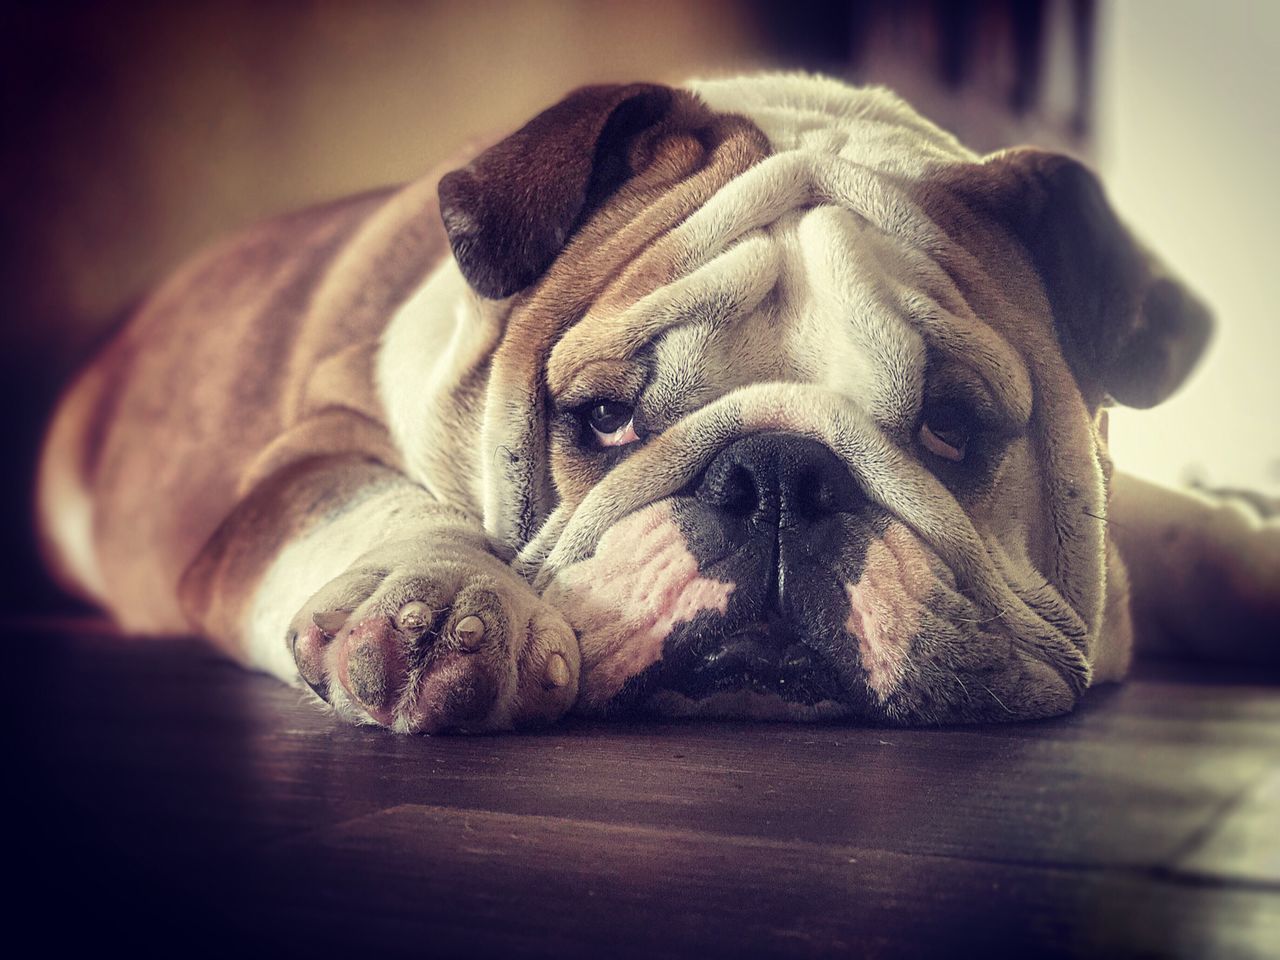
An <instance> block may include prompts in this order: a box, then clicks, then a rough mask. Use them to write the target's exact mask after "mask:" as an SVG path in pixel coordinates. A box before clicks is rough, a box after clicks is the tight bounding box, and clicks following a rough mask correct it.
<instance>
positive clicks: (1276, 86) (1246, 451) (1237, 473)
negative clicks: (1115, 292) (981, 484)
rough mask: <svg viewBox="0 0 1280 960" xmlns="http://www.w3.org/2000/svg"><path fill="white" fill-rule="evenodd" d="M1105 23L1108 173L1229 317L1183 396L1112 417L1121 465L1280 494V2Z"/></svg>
mask: <svg viewBox="0 0 1280 960" xmlns="http://www.w3.org/2000/svg"><path fill="white" fill-rule="evenodd" d="M1102 27H1103V34H1102V37H1103V48H1102V50H1101V67H1102V75H1101V82H1100V85H1099V111H1100V117H1099V119H1100V126H1099V138H1100V142H1099V156H1100V159H1101V163H1102V170H1103V174H1104V176H1105V177H1106V180H1107V182H1108V184H1109V186H1110V189H1111V193H1112V196H1113V198H1114V200H1115V201H1116V203H1117V205H1118V206H1119V207H1120V208H1121V209H1122V210H1123V211H1124V212H1125V213H1126V215H1127V216H1128V217H1129V219H1130V220H1131V221H1132V223H1133V224H1134V225H1135V226H1136V227H1137V228H1138V229H1139V230H1140V231H1141V232H1142V233H1143V234H1144V236H1146V237H1147V239H1148V240H1149V242H1150V243H1151V245H1152V246H1153V247H1154V248H1155V249H1157V250H1159V251H1160V252H1161V254H1163V255H1164V256H1165V257H1166V259H1167V260H1168V261H1169V262H1170V263H1171V264H1172V265H1173V266H1175V267H1176V268H1177V269H1178V270H1179V272H1180V273H1181V274H1182V275H1183V276H1184V277H1185V278H1186V279H1188V280H1189V281H1191V282H1192V283H1193V285H1194V286H1195V287H1196V288H1197V289H1199V290H1200V291H1201V292H1202V294H1203V295H1204V296H1205V297H1206V299H1208V301H1209V302H1210V303H1211V304H1212V305H1213V306H1214V308H1215V310H1216V311H1217V314H1218V320H1219V327H1218V335H1217V339H1216V341H1215V342H1214V344H1213V345H1212V348H1211V350H1210V352H1209V355H1208V358H1207V359H1206V361H1205V363H1204V365H1203V367H1202V368H1201V369H1200V371H1199V372H1198V373H1197V374H1196V375H1195V377H1194V379H1193V380H1192V382H1191V383H1190V384H1189V385H1188V386H1187V388H1186V389H1185V390H1184V391H1183V392H1182V393H1181V394H1179V395H1177V396H1175V397H1174V398H1173V399H1172V400H1171V401H1169V402H1168V403H1167V404H1166V405H1165V406H1162V407H1159V408H1157V409H1155V410H1152V411H1148V412H1140V413H1138V412H1120V413H1118V414H1117V415H1115V416H1113V417H1112V426H1111V432H1112V444H1113V446H1114V447H1115V450H1116V456H1117V459H1118V460H1119V461H1120V462H1121V463H1122V464H1124V465H1126V466H1128V467H1131V468H1134V469H1136V470H1137V471H1138V472H1140V473H1143V474H1144V475H1147V476H1150V477H1152V478H1154V479H1157V480H1163V481H1167V482H1177V481H1181V480H1188V479H1201V480H1204V481H1206V482H1207V483H1209V484H1210V485H1213V486H1236V485H1240V486H1251V487H1259V488H1263V489H1266V490H1268V491H1270V492H1272V493H1276V494H1280V371H1278V370H1277V368H1278V367H1280V316H1278V315H1277V303H1280V239H1278V238H1280V226H1278V225H1280V173H1278V171H1280V3H1275V2H1272V0H1217V2H1214V3H1206V2H1203V0H1124V2H1120V3H1117V4H1114V5H1113V6H1111V7H1108V8H1107V9H1106V11H1105V16H1104V18H1103V23H1102Z"/></svg>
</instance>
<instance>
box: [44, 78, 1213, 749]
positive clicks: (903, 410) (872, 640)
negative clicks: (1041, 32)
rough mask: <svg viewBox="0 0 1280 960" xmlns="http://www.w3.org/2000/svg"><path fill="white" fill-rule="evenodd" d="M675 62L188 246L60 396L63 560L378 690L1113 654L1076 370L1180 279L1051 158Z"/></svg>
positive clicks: (1029, 681)
mask: <svg viewBox="0 0 1280 960" xmlns="http://www.w3.org/2000/svg"><path fill="white" fill-rule="evenodd" d="M695 89H696V91H697V96H695V95H693V94H692V93H690V92H687V91H674V90H671V89H669V88H665V87H655V86H646V85H635V86H630V87H601V88H588V89H586V90H584V91H580V92H578V93H576V94H574V95H572V96H571V97H569V98H568V99H567V100H565V101H563V102H562V103H561V104H559V105H557V106H556V107H554V108H552V109H551V110H549V111H547V112H546V113H544V114H542V115H540V116H539V117H538V118H536V119H535V120H534V121H532V122H531V123H530V124H529V125H528V126H526V127H525V128H524V129H522V130H521V131H519V132H518V133H517V134H515V135H513V136H512V137H511V138H509V139H508V140H506V141H503V142H502V143H500V144H498V145H497V146H495V147H493V148H491V149H489V150H488V151H485V152H484V153H482V154H481V155H479V156H478V157H477V158H475V159H474V160H473V162H472V163H471V164H470V165H469V166H468V167H467V168H466V169H464V170H461V171H457V172H455V173H453V174H450V175H449V176H447V177H446V178H445V179H444V180H443V181H441V182H440V185H439V197H440V200H439V205H438V203H437V187H436V181H435V178H434V177H429V178H426V179H424V180H422V181H418V182H416V183H413V184H410V185H408V186H406V187H404V188H401V189H396V190H387V191H382V192H377V193H373V194H369V195H365V196H362V197H357V198H354V199H352V200H349V201H344V202H340V203H336V204H332V205H330V206H327V207H324V208H320V209H317V210H313V211H307V212H304V213H301V214H297V215H294V216H292V217H287V218H284V219H282V220H278V221H275V222H272V223H269V224H266V225H264V226H262V227H259V228H257V229H255V230H253V231H250V232H249V233H248V234H246V235H244V236H241V237H239V238H236V239H234V240H232V241H231V242H229V243H228V244H225V245H223V246H222V247H220V248H218V249H216V250H214V251H212V252H210V253H209V254H207V255H205V256H204V257H202V258H201V259H199V260H198V261H196V262H195V263H193V264H192V265H190V266H188V267H187V268H186V269H185V270H184V271H183V272H181V273H180V274H179V275H178V276H176V277H175V278H174V279H173V280H172V281H171V282H170V283H169V284H168V285H166V286H165V287H164V288H162V289H161V290H160V291H159V292H158V293H156V294H155V295H154V296H153V297H151V298H150V299H149V300H148V301H146V302H145V303H144V305H143V306H142V307H141V308H140V310H139V311H138V313H137V314H136V316H135V317H134V318H133V319H132V320H131V321H130V323H129V324H128V325H127V326H126V327H125V328H124V329H123V330H122V332H121V333H120V334H119V335H118V336H117V337H116V338H115V340H114V341H113V342H112V343H111V344H110V345H109V347H108V348H107V349H106V350H105V351H104V352H103V353H102V354H101V355H100V357H99V358H98V359H97V360H96V361H95V362H94V363H93V364H92V365H91V366H90V367H89V368H88V369H87V370H86V371H85V373H84V374H83V375H82V376H81V377H80V379H79V380H78V382H77V383H76V385H75V386H74V387H73V389H72V390H71V391H70V393H69V394H68V396H67V397H66V399H65V400H64V402H63V405H62V407H61V409H60V412H59V415H58V418H57V420H56V421H55V425H54V427H53V430H52V432H51V434H50V438H49V441H48V443H47V445H46V452H45V458H44V464H43V468H42V480H41V516H42V522H43V527H44V530H45V531H46V536H47V540H48V542H49V543H50V546H51V552H52V553H53V554H54V555H55V563H56V565H57V567H58V569H59V570H60V571H61V572H62V574H63V577H64V579H66V580H67V581H69V582H70V583H71V584H72V585H73V586H75V587H76V588H77V589H79V590H80V591H81V592H82V593H85V594H87V595H88V596H89V597H90V598H91V599H93V600H95V601H96V602H98V603H100V604H102V605H103V606H105V607H107V608H108V609H110V610H111V611H112V612H113V613H114V614H115V616H116V617H117V618H118V619H119V621H120V622H121V623H122V624H123V625H124V626H125V627H126V628H128V629H130V630H137V631H145V632H186V631H190V630H196V631H199V632H201V633H204V634H206V635H208V636H209V637H211V638H213V639H214V640H215V641H217V642H219V643H220V644H222V645H223V646H224V647H225V648H226V649H227V650H228V651H230V652H231V653H232V654H234V655H235V656H237V657H239V658H240V659H242V660H244V661H246V662H248V663H250V664H253V665H255V666H258V667H260V668H262V669H265V670H268V671H270V672H272V673H274V674H276V675H277V676H279V677H281V678H282V679H285V680H286V681H290V682H299V681H305V682H306V684H307V685H308V686H310V687H311V688H312V689H313V690H315V691H316V692H317V693H318V694H320V695H321V696H322V697H323V698H324V699H325V700H327V701H328V702H329V703H330V704H332V705H333V707H334V708H335V709H336V710H337V711H338V712H339V713H340V714H341V715H343V716H345V717H347V718H350V719H353V720H356V721H367V720H374V721H376V722H378V723H381V724H384V725H386V726H389V727H393V728H395V729H398V730H404V731H418V730H429V731H434V730H441V729H449V728H464V729H480V728H501V727H507V726H510V725H513V724H521V723H526V722H535V721H547V720H552V719H555V718H556V717H559V716H560V715H562V714H563V713H564V712H565V711H567V710H568V709H570V708H571V707H573V706H574V705H575V704H576V705H577V706H578V708H579V709H582V710H586V711H595V712H600V711H605V710H613V709H620V708H622V707H625V706H629V705H645V706H648V707H650V708H653V709H659V710H663V711H666V712H674V713H679V714H749V715H755V716H780V717H798V718H806V717H828V716H840V715H856V716H861V717H867V718H872V719H878V720H885V721H891V722H939V721H950V720H973V719H1010V718H1022V717H1036V716H1045V715H1049V714H1053V713H1059V712H1062V711H1065V710H1067V709H1070V707H1071V706H1072V704H1073V703H1074V702H1075V701H1076V699H1077V697H1078V696H1079V694H1080V693H1081V691H1082V690H1084V689H1085V688H1086V687H1087V686H1088V684H1089V683H1090V682H1092V681H1096V680H1100V679H1114V678H1118V677H1120V676H1121V675H1122V674H1123V673H1124V671H1125V669H1126V666H1127V664H1128V660H1129V656H1130V647H1131V632H1132V631H1131V627H1130V617H1129V607H1128V600H1127V590H1126V586H1125V575H1124V568H1123V566H1122V564H1121V562H1120V559H1119V557H1118V555H1117V552H1116V549H1115V547H1114V544H1113V543H1112V542H1111V539H1110V538H1109V535H1108V525H1107V524H1106V523H1105V518H1106V517H1107V514H1108V480H1109V475H1110V466H1109V461H1108V458H1107V454H1106V445H1105V436H1104V433H1105V430H1104V428H1103V424H1104V418H1105V413H1104V412H1103V410H1102V408H1103V405H1104V403H1105V402H1106V401H1108V400H1109V399H1111V398H1114V399H1117V400H1119V401H1121V402H1128V403H1132V404H1134V405H1140V406H1141V405H1149V404H1150V403H1154V402H1157V401H1158V400H1159V399H1161V398H1162V397H1163V396H1164V395H1166V394H1167V393H1168V392H1169V391H1170V390H1172V389H1173V388H1174V387H1175V386H1176V385H1177V384H1178V383H1179V382H1180V381H1181V379H1182V378H1183V376H1184V375H1185V374H1186V372H1187V370H1188V369H1189V368H1190V366H1191V364H1192V362H1193V361H1194V359H1195V357H1196V355H1198V353H1199V351H1200V348H1201V347H1202V346H1203V343H1204V340H1205V338H1206V336H1207V331H1208V319H1207V316H1206V314H1205V313H1204V312H1203V310H1202V309H1201V308H1200V307H1199V306H1198V305H1197V304H1196V303H1195V302H1194V300H1193V299H1192V298H1190V296H1189V295H1187V294H1186V292H1185V291H1184V290H1183V289H1182V288H1181V287H1180V286H1178V285H1177V284H1176V283H1174V282H1173V281H1172V280H1170V279H1169V278H1167V277H1165V276H1163V275H1162V273H1161V272H1160V270H1159V268H1158V266H1156V265H1155V263H1154V261H1152V260H1151V259H1150V258H1149V257H1148V256H1147V255H1146V254H1145V253H1144V252H1143V251H1141V250H1140V249H1139V248H1138V247H1137V245H1136V244H1135V243H1134V242H1133V241H1132V239H1131V238H1130V237H1129V236H1128V235H1127V234H1126V233H1125V232H1124V231H1123V228H1122V227H1120V225H1119V224H1118V223H1117V222H1116V221H1115V219H1114V217H1113V216H1112V215H1111V213H1110V210H1109V209H1108V208H1107V207H1106V204H1105V201H1104V200H1103V199H1102V196H1101V193H1100V191H1099V190H1098V188H1097V185H1096V182H1095V181H1094V180H1093V179H1092V177H1091V176H1090V175H1089V174H1087V173H1086V172H1085V171H1083V169H1082V168H1080V167H1079V166H1078V165H1077V164H1075V163H1073V162H1071V161H1067V160H1065V158H1061V157H1054V156H1051V155H1047V154H1042V153H1038V152H1035V151H1012V152H1009V153H1005V154H1000V155H996V156H995V157H992V158H988V159H986V160H982V159H980V158H978V157H975V156H974V155H972V154H970V153H969V152H968V151H966V150H965V149H964V148H962V147H961V146H960V145H959V144H957V143H956V142H955V140H954V139H952V138H951V137H949V136H948V135H946V134H944V133H942V132H941V131H939V130H937V129H936V128H934V127H932V126H931V125H929V124H928V123H927V122H925V121H923V120H922V119H920V118H919V117H918V116H917V115H916V114H914V113H913V112H912V111H911V110H910V109H909V108H907V107H906V106H905V105H904V104H902V103H901V102H900V101H898V100H897V99H895V98H893V97H892V96H891V95H889V94H887V93H885V92H883V91H878V90H865V89H862V90H859V89H853V88H849V87H845V86H842V85H840V84H837V83H834V82H830V81H824V80H818V79H814V78H804V77H795V76H791V77H782V76H768V77H755V78H743V79H739V80H733V81H720V82H715V83H709V84H702V85H698V86H697V87H696V88H695ZM450 249H452V252H453V256H450V255H449V253H450ZM1206 516H1207V515H1206ZM1152 523H1154V521H1153V522H1152ZM1148 525H1150V524H1148ZM1144 529H1145V528H1144ZM1140 540H1141V536H1140V535H1139V534H1138V533H1135V542H1136V543H1137V545H1136V546H1135V547H1134V549H1135V550H1140V549H1142V547H1141V542H1140Z"/></svg>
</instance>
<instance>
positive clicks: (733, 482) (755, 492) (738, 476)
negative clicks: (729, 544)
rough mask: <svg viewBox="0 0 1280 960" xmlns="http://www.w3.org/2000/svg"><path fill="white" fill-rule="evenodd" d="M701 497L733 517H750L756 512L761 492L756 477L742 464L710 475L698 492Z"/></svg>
mask: <svg viewBox="0 0 1280 960" xmlns="http://www.w3.org/2000/svg"><path fill="white" fill-rule="evenodd" d="M698 495H699V497H701V498H702V499H703V500H705V501H707V502H708V503H712V504H714V505H715V506H716V507H717V508H718V509H719V510H721V511H723V512H724V513H728V514H731V515H733V516H743V517H745V516H749V515H751V514H752V513H754V512H755V511H756V508H757V505H758V503H759V500H760V491H759V489H758V488H757V486H756V478H755V475H754V474H753V473H752V472H751V471H750V470H749V469H747V468H746V467H744V466H743V465H742V464H737V463H735V464H733V465H731V466H729V467H728V469H725V470H719V471H715V472H714V473H708V475H707V476H706V477H705V478H704V479H703V481H702V485H701V487H700V489H699V491H698Z"/></svg>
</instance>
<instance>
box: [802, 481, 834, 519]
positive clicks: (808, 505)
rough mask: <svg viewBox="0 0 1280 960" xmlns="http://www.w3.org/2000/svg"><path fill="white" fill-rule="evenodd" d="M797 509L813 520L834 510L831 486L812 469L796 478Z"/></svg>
mask: <svg viewBox="0 0 1280 960" xmlns="http://www.w3.org/2000/svg"><path fill="white" fill-rule="evenodd" d="M793 489H794V491H795V499H794V504H795V509H796V512H797V513H799V514H800V516H801V517H803V518H804V519H805V520H813V519H815V518H817V517H823V516H826V515H827V514H829V513H832V512H834V508H833V507H832V496H831V489H830V487H829V486H828V485H827V484H825V483H823V482H822V477H821V476H819V475H818V474H817V473H815V472H814V471H812V470H807V471H805V472H804V473H803V474H802V475H801V476H799V477H797V478H796V482H795V486H794V488H793Z"/></svg>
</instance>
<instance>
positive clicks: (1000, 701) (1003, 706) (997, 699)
mask: <svg viewBox="0 0 1280 960" xmlns="http://www.w3.org/2000/svg"><path fill="white" fill-rule="evenodd" d="M978 686H980V687H982V689H983V690H985V691H987V693H989V694H991V699H992V700H994V701H995V702H996V703H998V704H1000V707H1001V709H1003V710H1004V712H1005V713H1013V711H1012V710H1010V709H1009V708H1008V707H1006V706H1005V705H1004V701H1003V700H1001V699H1000V698H999V697H997V696H996V695H995V691H993V690H992V689H991V688H990V687H988V686H987V685H986V684H985V683H983V682H982V681H981V680H979V681H978Z"/></svg>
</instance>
